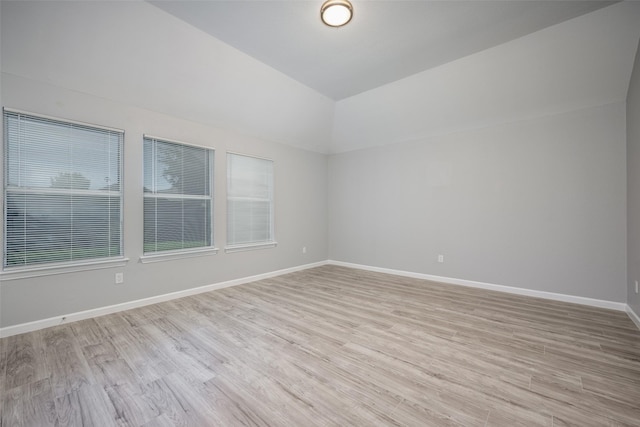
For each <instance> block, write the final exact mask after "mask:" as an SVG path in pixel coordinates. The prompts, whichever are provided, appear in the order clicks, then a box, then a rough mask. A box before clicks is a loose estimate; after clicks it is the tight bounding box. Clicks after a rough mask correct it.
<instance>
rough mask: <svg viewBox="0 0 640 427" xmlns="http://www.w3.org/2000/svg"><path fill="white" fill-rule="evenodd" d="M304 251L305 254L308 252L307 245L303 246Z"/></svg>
mask: <svg viewBox="0 0 640 427" xmlns="http://www.w3.org/2000/svg"><path fill="white" fill-rule="evenodd" d="M302 253H303V254H306V253H307V247H306V246H303V247H302Z"/></svg>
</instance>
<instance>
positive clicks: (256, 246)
mask: <svg viewBox="0 0 640 427" xmlns="http://www.w3.org/2000/svg"><path fill="white" fill-rule="evenodd" d="M276 246H278V242H267V243H252V244H248V245H233V246H227V247H226V248H224V252H225V253H227V254H230V253H234V252H244V251H254V250H257V249H269V248H275V247H276Z"/></svg>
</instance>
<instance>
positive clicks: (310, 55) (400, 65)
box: [151, 0, 615, 100]
mask: <svg viewBox="0 0 640 427" xmlns="http://www.w3.org/2000/svg"><path fill="white" fill-rule="evenodd" d="M322 1H323V0H314V1H309V0H302V1H291V0H285V1H264V0H260V1H245V0H235V1H179V0H168V1H167V0H162V1H151V3H152V4H154V5H155V6H157V7H159V8H161V9H163V10H164V11H166V12H168V13H170V14H172V15H174V16H175V17H177V18H179V19H181V20H183V21H185V22H186V23H188V24H190V25H192V26H194V27H196V28H199V29H200V30H202V31H204V32H206V33H208V34H210V35H212V36H214V37H216V38H217V39H219V40H221V41H223V42H225V43H227V44H229V45H231V46H233V47H234V48H236V49H238V50H240V51H243V52H244V53H246V54H248V55H250V56H252V57H254V58H256V59H258V60H259V61H261V62H263V63H265V64H267V65H269V66H271V67H273V68H275V69H276V70H278V71H280V72H282V73H284V74H286V75H288V76H289V77H292V78H294V79H296V80H298V81H299V82H301V83H303V84H304V85H306V86H308V87H310V88H313V89H315V90H317V91H318V92H320V93H322V94H324V95H326V96H328V97H329V98H332V99H334V100H340V99H344V98H347V97H349V96H353V95H356V94H359V93H361V92H364V91H367V90H370V89H373V88H376V87H378V86H381V85H384V84H386V83H390V82H393V81H396V80H399V79H401V78H404V77H407V76H410V75H413V74H416V73H418V72H421V71H424V70H427V69H430V68H433V67H436V66H439V65H442V64H444V63H447V62H450V61H453V60H455V59H458V58H461V57H465V56H468V55H470V54H473V53H475V52H479V51H482V50H485V49H488V48H490V47H493V46H496V45H500V44H503V43H506V42H508V41H510V40H513V39H516V38H518V37H521V36H524V35H526V34H529V33H532V32H535V31H538V30H541V29H543V28H546V27H549V26H551V25H554V24H558V23H560V22H563V21H566V20H568V19H571V18H574V17H577V16H580V15H583V14H585V13H588V12H591V11H594V10H596V9H600V8H602V7H605V6H607V5H611V4H612V3H615V2H612V1H591V0H589V1H579V0H570V1H504V0H500V1H452V0H447V1H424V0H422V1H371V0H353V6H354V11H355V12H354V18H353V20H352V21H351V22H350V23H349V24H348V25H347V26H345V27H342V28H329V27H326V26H324V25H323V24H322V23H321V21H320V17H319V11H320V6H321V4H322Z"/></svg>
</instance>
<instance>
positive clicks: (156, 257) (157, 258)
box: [140, 248, 218, 264]
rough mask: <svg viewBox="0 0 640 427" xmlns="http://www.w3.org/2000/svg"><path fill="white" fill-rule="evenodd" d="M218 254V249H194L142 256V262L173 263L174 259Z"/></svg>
mask: <svg viewBox="0 0 640 427" xmlns="http://www.w3.org/2000/svg"><path fill="white" fill-rule="evenodd" d="M217 253H218V248H205V249H192V250H184V251H175V252H169V251H167V252H158V253H154V254H148V255H142V256H141V257H140V262H141V263H143V264H148V263H151V262H162V261H171V260H174V259H184V258H193V257H199V256H209V255H215V254H217Z"/></svg>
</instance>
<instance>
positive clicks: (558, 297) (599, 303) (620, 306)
mask: <svg viewBox="0 0 640 427" xmlns="http://www.w3.org/2000/svg"><path fill="white" fill-rule="evenodd" d="M327 264H330V265H339V266H343V267H350V268H357V269H360V270H368V271H375V272H378V273H387V274H395V275H396V276H404V277H412V278H415V279H424V280H431V281H432V282H440V283H447V284H450V285H460V286H469V287H471V288H481V289H488V290H491V291H498V292H507V293H510V294H518V295H526V296H530V297H536V298H544V299H550V300H555V301H564V302H570V303H574V304H582V305H589V306H592V307H600V308H608V309H611V310H618V311H625V310H626V308H627V304H625V303H622V302H614V301H606V300H599V299H594V298H586V297H578V296H574V295H565V294H557V293H554V292H545V291H536V290H533V289H525V288H514V287H512V286H504V285H495V284H493V283H484V282H476V281H473V280H465V279H456V278H452V277H443V276H434V275H431V274H423V273H414V272H411V271H403V270H393V269H390V268H380V267H372V266H369V265H361V264H353V263H350V262H342V261H333V260H329V261H328V262H327Z"/></svg>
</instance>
